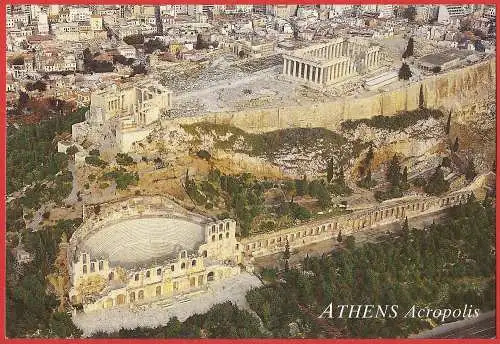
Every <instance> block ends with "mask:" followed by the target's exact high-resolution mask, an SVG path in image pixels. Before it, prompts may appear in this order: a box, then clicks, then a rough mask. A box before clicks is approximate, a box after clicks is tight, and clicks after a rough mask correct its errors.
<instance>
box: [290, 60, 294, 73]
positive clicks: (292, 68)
mask: <svg viewBox="0 0 500 344" xmlns="http://www.w3.org/2000/svg"><path fill="white" fill-rule="evenodd" d="M291 62H292V73H291V75H292V76H295V61H294V60H291Z"/></svg>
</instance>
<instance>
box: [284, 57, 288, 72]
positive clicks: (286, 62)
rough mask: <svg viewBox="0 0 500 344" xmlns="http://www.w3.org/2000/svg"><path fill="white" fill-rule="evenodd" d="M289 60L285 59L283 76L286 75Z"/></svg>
mask: <svg viewBox="0 0 500 344" xmlns="http://www.w3.org/2000/svg"><path fill="white" fill-rule="evenodd" d="M287 62H288V60H287V59H286V58H285V59H283V75H286V72H287V71H286V64H287Z"/></svg>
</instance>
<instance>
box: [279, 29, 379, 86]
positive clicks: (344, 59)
mask: <svg viewBox="0 0 500 344" xmlns="http://www.w3.org/2000/svg"><path fill="white" fill-rule="evenodd" d="M380 57H381V56H380V47H379V46H369V47H365V46H362V45H360V44H356V43H354V42H351V41H349V40H346V39H344V38H337V39H334V40H331V41H329V42H327V43H321V44H316V45H313V46H310V47H307V48H303V49H299V50H296V51H294V52H292V53H288V54H283V75H284V76H286V77H289V78H291V79H293V80H298V81H301V82H305V83H306V84H308V85H313V86H327V85H330V84H334V83H337V82H340V81H343V80H345V79H347V78H349V77H350V76H352V75H354V74H359V73H360V72H361V70H362V69H368V70H370V69H374V68H376V67H378V66H379V64H380Z"/></svg>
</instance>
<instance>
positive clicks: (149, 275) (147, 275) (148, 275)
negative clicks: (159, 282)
mask: <svg viewBox="0 0 500 344" xmlns="http://www.w3.org/2000/svg"><path fill="white" fill-rule="evenodd" d="M149 277H151V272H149V270H148V271H146V278H149Z"/></svg>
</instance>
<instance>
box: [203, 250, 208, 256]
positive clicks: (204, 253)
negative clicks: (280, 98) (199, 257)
mask: <svg viewBox="0 0 500 344" xmlns="http://www.w3.org/2000/svg"><path fill="white" fill-rule="evenodd" d="M203 257H205V258H207V257H208V252H207V250H205V251H203Z"/></svg>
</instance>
